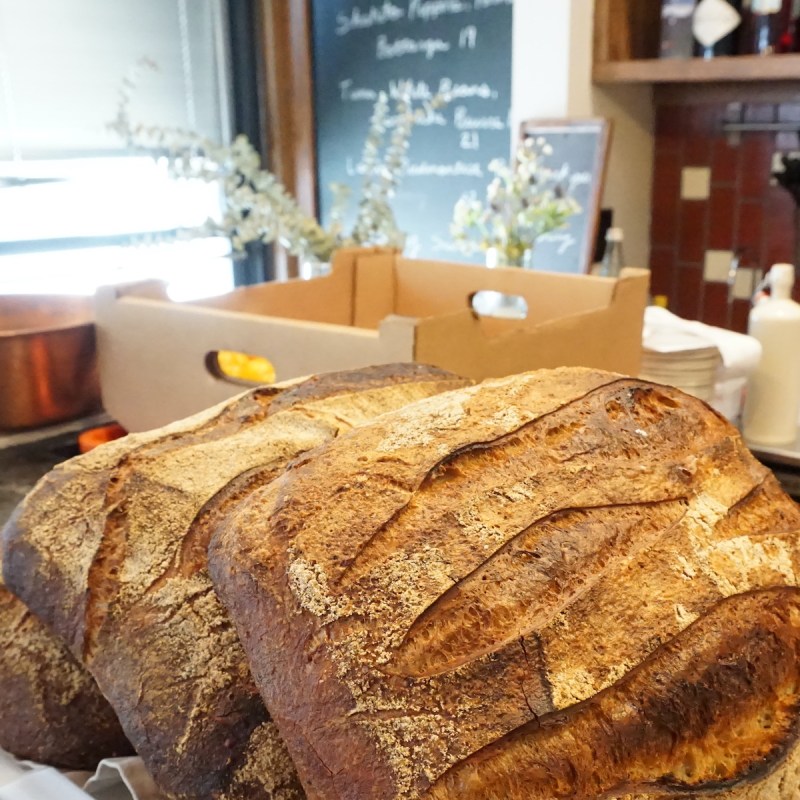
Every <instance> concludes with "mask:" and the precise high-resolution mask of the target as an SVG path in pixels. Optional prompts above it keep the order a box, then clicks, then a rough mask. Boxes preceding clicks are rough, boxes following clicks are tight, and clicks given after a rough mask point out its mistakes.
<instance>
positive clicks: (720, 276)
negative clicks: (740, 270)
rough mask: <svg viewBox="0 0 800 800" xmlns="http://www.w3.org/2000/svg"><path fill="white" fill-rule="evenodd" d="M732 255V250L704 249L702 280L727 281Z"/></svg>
mask: <svg viewBox="0 0 800 800" xmlns="http://www.w3.org/2000/svg"><path fill="white" fill-rule="evenodd" d="M733 257H734V253H733V250H706V258H705V263H704V264H703V280H704V281H710V282H714V283H727V282H728V272H729V271H730V268H731V261H733ZM751 271H752V270H751Z"/></svg>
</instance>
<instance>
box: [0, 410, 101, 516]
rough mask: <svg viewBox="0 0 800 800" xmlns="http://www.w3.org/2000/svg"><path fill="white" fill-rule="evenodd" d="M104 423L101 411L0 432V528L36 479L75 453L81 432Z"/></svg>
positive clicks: (76, 453)
mask: <svg viewBox="0 0 800 800" xmlns="http://www.w3.org/2000/svg"><path fill="white" fill-rule="evenodd" d="M108 422H109V418H108V417H107V416H106V415H105V414H98V415H95V416H93V417H87V418H83V419H79V420H74V421H72V422H68V423H64V424H63V425H54V426H51V427H49V428H40V429H37V430H34V431H23V432H19V433H6V434H0V527H2V526H3V525H4V524H5V522H6V520H7V519H8V518H9V517H10V516H11V512H12V511H13V510H14V508H15V507H16V505H17V503H19V501H20V500H22V498H23V497H25V495H26V494H27V493H28V492H29V491H30V490H31V489H32V488H33V487H34V485H35V484H36V482H37V481H38V480H39V478H41V477H42V476H43V475H44V474H45V473H47V472H49V471H50V470H51V469H52V468H53V467H54V466H55V465H56V464H59V463H61V462H62V461H65V460H66V459H68V458H72V457H73V456H76V455H78V443H77V439H78V434H79V433H80V432H81V431H83V430H86V429H87V428H92V427H95V426H97V425H105V424H107V423H108Z"/></svg>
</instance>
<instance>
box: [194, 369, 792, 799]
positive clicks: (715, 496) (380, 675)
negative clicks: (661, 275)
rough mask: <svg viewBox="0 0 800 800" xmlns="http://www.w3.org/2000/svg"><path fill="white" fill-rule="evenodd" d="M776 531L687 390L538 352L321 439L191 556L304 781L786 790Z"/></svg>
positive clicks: (330, 792) (354, 792)
mask: <svg viewBox="0 0 800 800" xmlns="http://www.w3.org/2000/svg"><path fill="white" fill-rule="evenodd" d="M798 530H800V511H799V510H798V507H797V506H796V505H795V504H794V503H793V502H792V501H791V500H790V499H789V498H788V497H787V496H786V495H785V494H784V493H783V492H782V491H781V489H780V488H779V487H778V485H777V483H776V482H775V480H774V478H773V476H772V475H771V473H769V472H768V471H767V470H766V469H765V468H764V467H762V466H761V465H760V464H759V463H758V462H756V461H755V459H754V458H753V457H752V456H751V455H750V453H749V452H748V451H747V449H746V448H745V446H744V444H743V443H742V441H741V439H740V438H739V436H738V434H737V432H736V430H735V429H734V428H733V427H732V426H731V425H729V424H728V423H727V422H726V421H725V420H724V419H722V418H721V417H720V416H719V415H717V414H716V413H714V412H713V411H711V410H710V409H709V408H708V407H707V406H706V405H704V404H703V403H702V402H700V401H699V400H696V399H695V398H692V397H689V396H687V395H684V394H682V393H681V392H679V391H677V390H675V389H671V388H666V387H660V386H656V385H653V384H649V383H646V382H643V381H639V380H635V379H630V378H624V377H621V376H617V375H612V374H608V373H603V372H596V371H589V370H582V369H559V370H553V371H540V372H535V373H529V374H525V375H521V376H514V377H510V378H505V379H499V380H492V381H487V382H486V383H484V384H481V385H479V386H476V387H471V388H466V389H463V390H460V391H455V392H449V393H447V394H443V395H441V396H438V397H433V398H430V399H427V400H422V401H420V402H418V403H416V404H415V405H413V406H409V407H406V408H404V409H401V410H399V411H396V412H393V413H391V414H387V415H384V416H383V417H381V418H380V419H378V420H376V421H375V422H374V423H372V424H370V425H366V426H364V427H361V428H358V429H356V430H354V431H352V432H350V433H348V434H346V435H344V436H342V437H340V438H338V439H337V440H336V441H333V442H331V443H330V444H328V445H327V446H326V447H324V448H320V449H319V450H317V451H315V452H314V453H313V454H310V455H309V457H308V458H306V459H302V460H300V461H298V462H296V463H295V464H293V465H291V466H290V467H289V469H287V470H286V471H285V473H284V474H283V475H282V476H281V477H280V478H278V479H277V480H275V481H274V482H272V483H271V484H269V485H267V486H264V487H262V488H259V489H258V490H256V491H254V492H253V493H251V494H250V496H249V497H248V498H247V499H246V500H245V501H243V502H241V503H239V504H237V505H236V506H235V507H230V509H229V512H228V517H227V519H226V520H225V523H224V524H221V525H219V526H218V527H217V530H216V533H215V535H214V537H213V539H212V543H211V547H210V551H209V558H210V570H211V574H212V578H213V580H214V583H215V586H216V588H217V592H218V594H219V595H220V596H221V597H222V599H223V601H224V603H225V604H226V606H227V607H228V609H229V611H230V612H231V615H232V617H233V619H234V621H235V623H236V626H237V628H238V630H239V634H240V638H241V640H242V642H243V644H244V647H245V650H246V652H247V654H248V657H249V660H250V665H251V668H252V671H253V674H254V677H255V680H256V683H257V685H258V687H259V689H260V691H261V693H262V695H263V697H264V699H265V701H266V703H267V705H268V707H269V708H270V711H271V713H272V716H273V719H274V720H275V721H276V723H277V725H278V728H279V730H280V732H281V735H282V736H283V737H284V739H285V741H286V742H287V744H288V746H289V749H290V752H291V753H292V756H293V758H294V761H295V763H296V765H297V768H298V771H299V774H300V776H301V779H302V781H303V784H304V787H305V789H306V793H307V796H308V797H309V798H319V800H340V799H342V800H344V799H345V798H346V799H347V800H367V798H369V799H370V800H377V799H378V798H380V800H395V799H399V798H403V799H404V800H411V798H427V799H428V800H523V799H524V800H552V798H574V799H575V800H577V799H579V798H580V799H581V800H590V799H591V800H596V799H597V798H605V799H608V798H617V799H619V800H621V799H622V798H626V800H633V798H644V797H647V798H653V797H663V798H666V797H676V796H679V797H681V798H690V797H691V798H693V797H698V798H699V797H706V796H710V795H712V794H713V796H714V797H718V796H719V797H724V798H726V800H727V799H728V798H730V799H731V800H733V798H736V800H745V798H748V799H753V800H754V799H755V798H759V799H760V800H796V798H797V797H798V796H800V790H798V786H799V785H800V747H798V743H797V739H798V733H799V732H800V590H798V589H797V588H796V587H797V586H798V577H799V576H800V534H798Z"/></svg>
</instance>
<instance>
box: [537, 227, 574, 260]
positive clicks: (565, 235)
mask: <svg viewBox="0 0 800 800" xmlns="http://www.w3.org/2000/svg"><path fill="white" fill-rule="evenodd" d="M538 241H539V242H550V243H551V244H554V245H556V252H557V253H558V254H559V255H560V256H563V255H564V253H566V252H567V250H569V249H570V248H572V247H574V246H575V245H576V244H577V243H578V240H577V239H576V238H575V236H573V234H571V233H570V232H569V231H549V232H548V233H543V234H542V235H541V236H540V237H539V239H538Z"/></svg>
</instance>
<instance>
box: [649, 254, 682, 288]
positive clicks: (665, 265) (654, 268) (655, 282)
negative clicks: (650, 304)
mask: <svg viewBox="0 0 800 800" xmlns="http://www.w3.org/2000/svg"><path fill="white" fill-rule="evenodd" d="M676 269H677V262H676V259H675V248H674V247H653V248H651V250H650V294H652V295H657V294H664V295H666V296H667V298H669V299H670V300H671V299H672V295H673V285H674V277H675V271H676Z"/></svg>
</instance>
